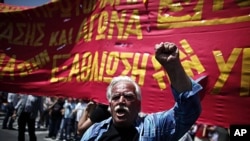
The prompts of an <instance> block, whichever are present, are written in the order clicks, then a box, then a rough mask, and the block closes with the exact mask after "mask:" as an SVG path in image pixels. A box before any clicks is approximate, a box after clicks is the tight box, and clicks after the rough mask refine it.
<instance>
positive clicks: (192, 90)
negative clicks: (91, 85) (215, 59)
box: [81, 42, 202, 141]
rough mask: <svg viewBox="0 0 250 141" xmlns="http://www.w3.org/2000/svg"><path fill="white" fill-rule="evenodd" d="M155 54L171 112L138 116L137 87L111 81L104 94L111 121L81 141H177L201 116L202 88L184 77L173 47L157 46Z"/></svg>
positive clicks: (129, 82)
mask: <svg viewBox="0 0 250 141" xmlns="http://www.w3.org/2000/svg"><path fill="white" fill-rule="evenodd" d="M155 51H156V52H155V58H156V60H157V61H158V62H159V63H160V64H161V65H162V66H163V68H164V69H165V70H166V72H167V74H168V76H169V80H170V82H171V89H172V93H173V96H174V100H175V101H176V102H175V104H174V106H173V108H171V109H169V110H166V111H162V112H157V113H151V114H147V115H145V116H143V117H141V116H139V112H140V110H141V90H140V86H139V85H138V84H137V83H136V82H135V81H134V80H133V79H132V78H130V77H128V76H117V77H114V78H113V79H112V80H111V82H110V84H109V86H108V88H107V92H106V95H107V99H108V102H109V107H110V112H111V117H110V118H108V119H106V120H103V121H102V122H99V123H95V124H93V125H92V126H91V127H89V128H88V129H87V131H86V132H85V133H84V135H83V136H82V138H81V141H89V140H93V141H101V140H107V141H108V140H129V141H138V140H161V141H177V140H179V139H180V138H181V137H182V136H183V135H184V134H185V133H187V132H188V130H189V129H190V128H191V126H192V125H193V124H194V123H195V122H196V120H197V119H198V117H199V115H200V113H201V103H200V98H199V95H198V92H199V91H200V90H201V89H202V86H201V85H199V84H198V83H197V82H195V81H194V80H192V79H191V78H189V77H188V76H187V74H186V73H185V70H184V68H183V67H182V65H181V62H180V59H179V49H178V48H177V46H176V45H175V44H173V43H169V42H165V43H160V44H157V45H156V46H155Z"/></svg>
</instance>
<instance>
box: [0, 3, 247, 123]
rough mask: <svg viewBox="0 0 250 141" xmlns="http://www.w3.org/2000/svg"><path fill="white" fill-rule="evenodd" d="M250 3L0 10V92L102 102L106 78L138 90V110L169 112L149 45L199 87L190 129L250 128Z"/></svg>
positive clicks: (166, 90) (164, 83) (166, 87)
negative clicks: (171, 57) (167, 54)
mask: <svg viewBox="0 0 250 141" xmlns="http://www.w3.org/2000/svg"><path fill="white" fill-rule="evenodd" d="M249 14H250V2H249V1H232V0H224V1H223V0H217V1H210V0H193V1H171V0H169V1H167V0H60V1H56V2H51V3H48V4H44V5H41V6H37V7H18V6H12V5H4V4H0V19H1V20H0V90H1V91H6V92H16V93H25V94H28V93H31V94H35V95H43V96H65V97H75V98H84V99H93V100H95V101H97V102H102V103H107V100H106V97H105V96H106V87H107V86H108V84H109V82H110V80H111V79H112V77H114V76H118V75H128V76H131V77H132V78H133V79H134V80H135V81H136V82H137V83H138V84H139V85H140V86H141V88H142V111H143V112H146V113H151V112H158V111H162V110H166V109H169V108H171V107H172V106H173V103H174V101H173V96H172V95H171V91H170V83H169V81H168V77H167V74H166V73H165V71H164V70H163V68H162V67H161V65H160V64H159V63H158V62H157V61H156V60H155V58H154V46H155V44H157V43H160V42H173V43H175V44H176V45H177V46H178V47H179V49H180V58H181V61H182V65H183V66H184V68H185V71H186V72H187V74H188V75H189V76H190V77H191V78H193V79H194V80H198V79H201V80H200V83H201V85H202V86H203V87H204V89H203V90H202V92H201V93H200V97H201V102H202V109H203V110H202V114H201V116H200V118H199V119H198V122H202V123H207V124H215V125H220V126H224V127H229V125H231V124H250V120H249V119H250V114H249V113H250V108H249V107H250V97H249V95H250V93H249V88H250V16H249Z"/></svg>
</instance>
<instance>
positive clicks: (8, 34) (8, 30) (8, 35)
mask: <svg viewBox="0 0 250 141" xmlns="http://www.w3.org/2000/svg"><path fill="white" fill-rule="evenodd" d="M4 29H5V30H4V31H2V32H0V39H4V38H5V39H7V40H8V42H9V43H11V42H12V37H13V33H14V29H13V24H12V23H8V24H7V25H6V27H5V28H4Z"/></svg>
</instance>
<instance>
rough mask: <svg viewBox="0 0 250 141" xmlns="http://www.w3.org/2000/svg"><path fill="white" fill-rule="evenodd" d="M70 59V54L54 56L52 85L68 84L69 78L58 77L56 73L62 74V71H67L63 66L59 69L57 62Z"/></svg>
mask: <svg viewBox="0 0 250 141" xmlns="http://www.w3.org/2000/svg"><path fill="white" fill-rule="evenodd" d="M69 57H70V54H63V55H54V56H53V63H52V70H51V79H50V82H51V83H56V82H60V81H61V82H66V81H67V77H65V76H62V77H56V73H58V72H60V71H61V70H65V69H67V67H66V66H63V67H61V68H59V67H57V62H59V60H61V59H67V58H69Z"/></svg>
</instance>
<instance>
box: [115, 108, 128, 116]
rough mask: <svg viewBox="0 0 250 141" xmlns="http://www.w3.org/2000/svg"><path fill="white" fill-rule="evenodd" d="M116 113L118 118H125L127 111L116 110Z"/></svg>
mask: <svg viewBox="0 0 250 141" xmlns="http://www.w3.org/2000/svg"><path fill="white" fill-rule="evenodd" d="M116 113H117V116H118V117H122V116H125V114H126V113H127V111H126V110H125V109H117V110H116Z"/></svg>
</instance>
